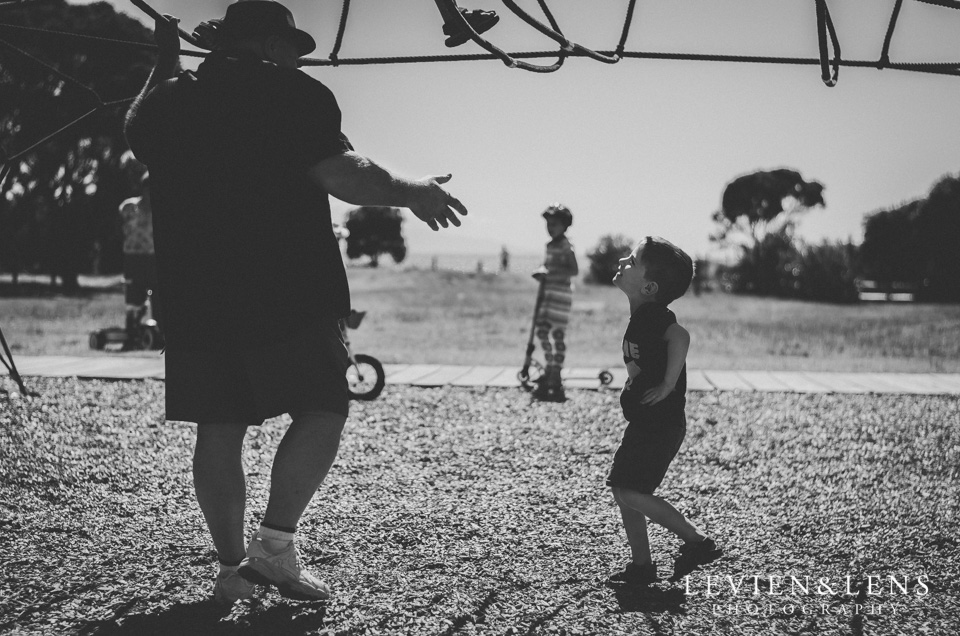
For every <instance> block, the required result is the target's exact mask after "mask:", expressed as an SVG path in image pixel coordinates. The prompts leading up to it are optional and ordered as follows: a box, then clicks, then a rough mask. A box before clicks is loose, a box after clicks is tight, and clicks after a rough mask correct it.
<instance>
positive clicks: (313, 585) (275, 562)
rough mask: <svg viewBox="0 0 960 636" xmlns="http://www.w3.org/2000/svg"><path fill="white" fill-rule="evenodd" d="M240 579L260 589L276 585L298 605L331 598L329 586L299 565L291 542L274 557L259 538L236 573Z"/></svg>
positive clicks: (294, 545) (298, 557)
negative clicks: (299, 602) (297, 602)
mask: <svg viewBox="0 0 960 636" xmlns="http://www.w3.org/2000/svg"><path fill="white" fill-rule="evenodd" d="M237 571H238V572H239V573H240V576H242V577H243V578H245V579H246V580H248V581H251V582H252V583H257V584H259V585H273V586H275V587H276V588H277V590H278V591H279V592H280V594H281V595H282V596H285V597H287V598H291V599H294V600H297V601H322V600H325V599H328V598H330V586H329V585H327V584H326V583H324V582H323V581H322V580H320V579H319V578H317V577H316V576H315V575H314V574H313V573H312V572H310V571H309V570H307V569H305V568H303V567H302V566H301V565H300V551H299V550H297V546H296V544H295V542H293V541H291V542H290V543H289V544H288V545H287V547H286V548H284V549H283V550H281V551H280V552H277V553H271V552H269V551H267V549H266V548H265V547H264V545H263V541H262V540H261V539H260V536H259V535H254V537H253V538H252V539H251V540H250V545H248V546H247V556H246V558H245V559H244V560H243V561H241V562H240V567H239V568H238V569H237Z"/></svg>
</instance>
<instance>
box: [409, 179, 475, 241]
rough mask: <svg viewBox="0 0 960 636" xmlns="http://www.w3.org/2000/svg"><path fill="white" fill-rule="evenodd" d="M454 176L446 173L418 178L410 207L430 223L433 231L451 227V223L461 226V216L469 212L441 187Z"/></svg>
mask: <svg viewBox="0 0 960 636" xmlns="http://www.w3.org/2000/svg"><path fill="white" fill-rule="evenodd" d="M452 177H453V175H450V174H446V175H441V176H433V177H423V178H422V179H418V180H417V188H416V195H415V201H414V202H412V203H411V204H410V205H409V208H410V211H411V212H413V214H414V216H416V217H417V218H418V219H420V220H421V221H423V222H424V223H426V224H427V225H429V226H430V229H431V230H433V231H437V230H439V229H440V228H441V227H450V224H451V223H452V224H453V225H455V226H457V227H459V226H460V216H466V214H467V208H466V207H465V206H464V205H463V204H462V203H460V201H459V200H458V199H457V198H456V197H455V196H453V195H452V194H450V193H449V192H447V191H446V190H444V189H443V188H442V187H441V185H442V184H444V183H446V182H447V181H449V180H450V179H451V178H452ZM458 215H460V216H458Z"/></svg>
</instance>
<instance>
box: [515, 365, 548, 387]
mask: <svg viewBox="0 0 960 636" xmlns="http://www.w3.org/2000/svg"><path fill="white" fill-rule="evenodd" d="M542 377H543V366H542V365H541V364H540V363H539V362H537V361H536V360H531V361H530V364H529V366H527V367H525V368H523V369H520V371H519V372H518V373H517V380H519V381H520V386H522V387H523V388H524V389H525V390H527V391H532V390H533V389H534V388H535V387H536V386H537V382H538V381H539V380H540V378H542Z"/></svg>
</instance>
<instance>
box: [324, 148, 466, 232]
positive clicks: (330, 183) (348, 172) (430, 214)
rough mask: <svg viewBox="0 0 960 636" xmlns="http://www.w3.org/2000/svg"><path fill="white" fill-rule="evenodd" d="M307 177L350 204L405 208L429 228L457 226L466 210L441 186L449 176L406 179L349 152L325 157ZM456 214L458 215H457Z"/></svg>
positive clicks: (437, 228)
mask: <svg viewBox="0 0 960 636" xmlns="http://www.w3.org/2000/svg"><path fill="white" fill-rule="evenodd" d="M309 175H310V178H311V179H312V180H313V182H314V183H316V184H317V185H319V186H320V187H322V188H323V189H324V190H326V191H327V192H328V193H330V194H331V195H333V196H335V197H336V198H338V199H340V200H341V201H345V202H346V203H352V204H354V205H384V206H396V207H401V208H409V209H410V211H411V212H413V214H414V216H416V217H417V218H418V219H420V220H421V221H423V222H424V223H426V224H427V225H429V226H430V228H431V229H432V230H435V231H436V230H439V229H440V227H450V224H451V223H452V224H453V225H455V226H459V225H460V216H464V215H466V214H467V208H466V207H465V206H464V205H463V204H462V203H460V201H459V200H457V198H456V197H454V196H453V195H452V194H450V193H449V192H447V191H446V190H445V189H443V187H441V186H442V184H444V183H446V182H447V181H449V180H450V178H451V175H449V174H448V175H442V176H427V177H423V178H421V179H407V178H405V177H401V176H398V175H396V174H394V173H393V172H391V171H390V170H387V169H386V168H384V167H382V166H380V165H378V164H377V163H376V162H374V161H373V160H371V159H368V158H367V157H364V156H363V155H360V154H357V153H356V152H353V151H349V152H345V153H343V154H339V155H334V156H332V157H328V158H326V159H324V160H323V161H321V162H319V163H317V164H316V165H315V166H313V167H312V168H310V170H309ZM458 215H459V216H458Z"/></svg>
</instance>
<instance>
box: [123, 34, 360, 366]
mask: <svg viewBox="0 0 960 636" xmlns="http://www.w3.org/2000/svg"><path fill="white" fill-rule="evenodd" d="M127 133H128V139H129V142H130V145H131V148H132V149H133V151H134V153H135V154H136V156H137V158H138V159H139V160H140V161H142V162H143V163H145V164H146V165H147V166H148V167H149V169H150V179H151V194H152V202H153V213H154V242H155V247H156V254H157V265H158V275H159V280H160V292H161V293H162V295H163V297H164V306H165V316H164V325H163V328H164V332H165V337H166V343H167V346H168V347H169V348H171V349H173V348H177V349H221V348H236V347H250V346H259V345H263V344H268V343H271V342H276V341H279V340H283V339H285V338H288V337H289V336H291V335H293V334H295V333H296V332H297V331H299V330H301V329H304V328H307V327H309V326H310V325H311V324H315V323H316V322H317V321H319V320H323V319H335V318H339V317H341V316H344V315H346V314H348V313H349V311H350V293H349V289H348V285H347V278H346V272H345V270H344V267H343V260H342V258H341V256H340V249H339V244H338V242H337V239H336V237H335V235H334V233H333V229H332V226H331V218H330V203H329V200H328V195H327V193H326V192H325V191H324V190H322V189H321V188H320V187H319V186H317V185H315V184H314V183H313V182H312V181H311V180H310V179H309V177H308V176H307V170H308V168H309V167H310V166H312V165H314V164H316V163H318V162H319V161H321V160H323V159H325V158H328V157H331V156H334V155H337V154H341V153H343V152H345V151H348V150H351V146H350V143H349V141H347V139H346V137H345V136H344V135H343V134H342V133H341V131H340V109H339V107H338V106H337V102H336V99H335V98H334V96H333V94H332V93H331V92H330V90H329V89H327V87H326V86H324V85H323V84H321V83H320V82H318V81H316V80H314V79H312V78H310V77H309V76H307V75H306V74H304V73H302V72H300V71H298V70H295V69H285V68H280V67H277V66H274V65H272V64H268V63H264V62H261V61H259V60H255V59H240V60H236V59H228V58H226V57H225V56H223V55H222V54H216V53H215V54H212V55H211V56H209V57H208V58H207V60H206V61H204V62H203V63H202V64H201V65H200V67H199V68H198V69H197V71H196V73H195V74H194V73H183V74H181V75H180V76H179V77H178V78H176V79H173V80H169V81H167V82H163V83H161V84H159V85H158V86H157V87H155V88H154V89H152V90H151V92H150V93H149V94H148V95H147V96H146V97H145V98H144V100H143V102H142V103H141V105H140V107H139V109H138V111H136V113H135V114H134V117H133V118H132V120H131V121H130V124H129V126H128V128H127Z"/></svg>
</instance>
